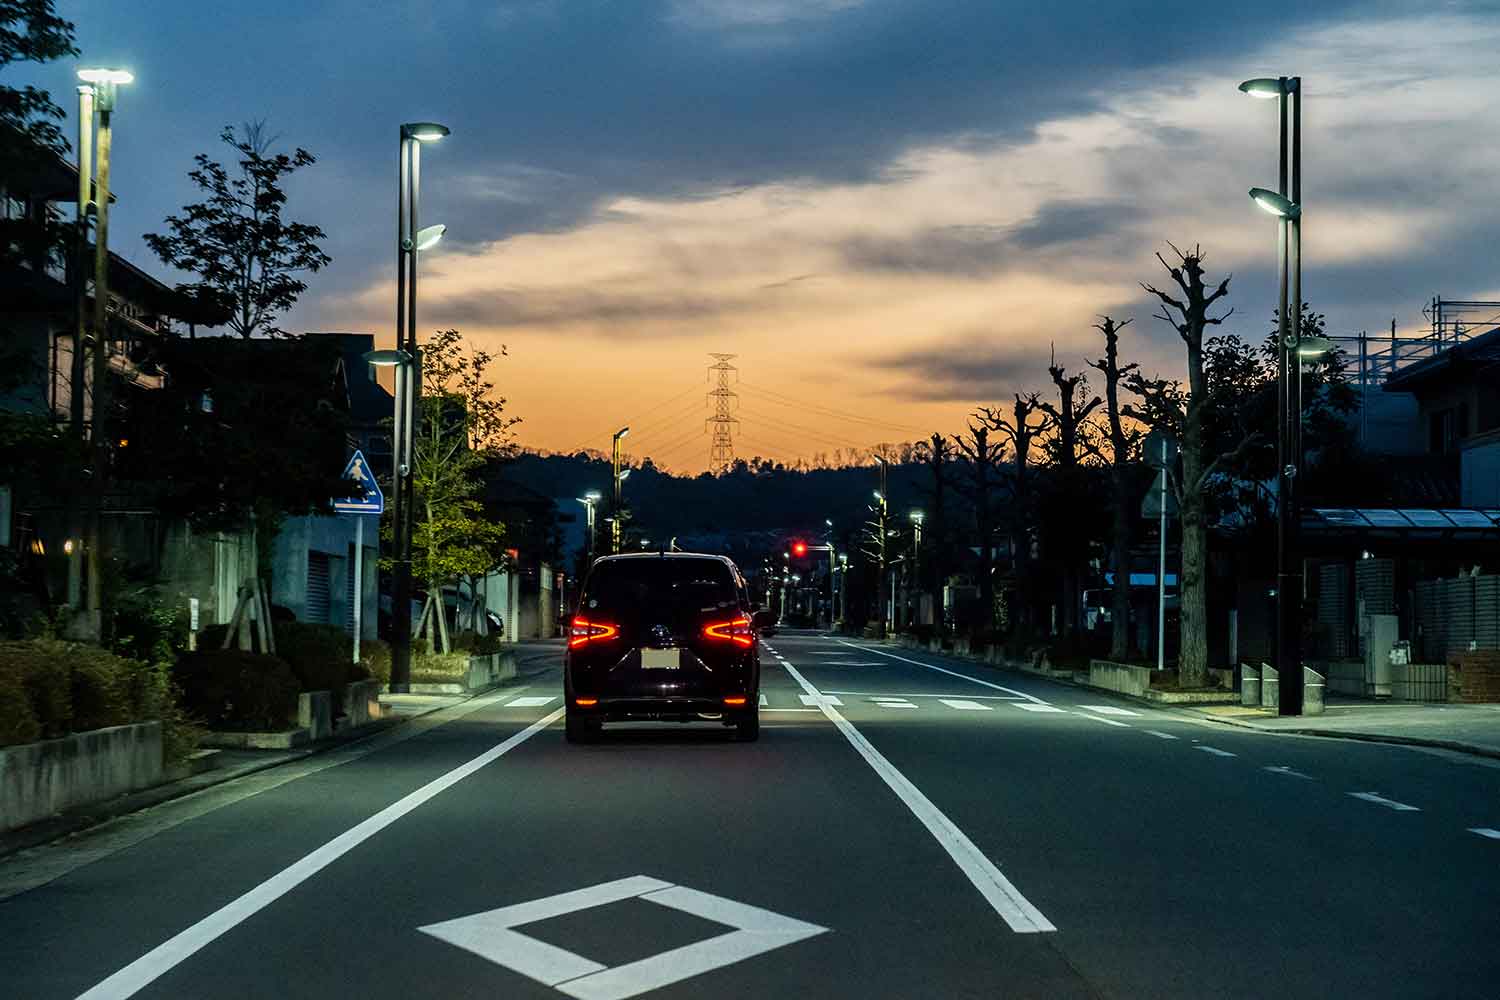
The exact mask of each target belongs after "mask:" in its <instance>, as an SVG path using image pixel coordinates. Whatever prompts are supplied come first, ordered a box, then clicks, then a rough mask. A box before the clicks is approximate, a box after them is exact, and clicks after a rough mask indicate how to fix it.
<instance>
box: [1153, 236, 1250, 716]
mask: <svg viewBox="0 0 1500 1000" xmlns="http://www.w3.org/2000/svg"><path fill="white" fill-rule="evenodd" d="M1167 245H1168V246H1171V247H1172V252H1173V253H1174V254H1175V255H1176V257H1177V262H1176V263H1175V264H1170V263H1168V262H1167V261H1166V259H1165V258H1163V257H1162V255H1161V254H1160V253H1158V254H1157V255H1156V259H1157V260H1159V261H1161V265H1162V267H1164V268H1166V269H1167V273H1168V274H1170V275H1171V276H1172V283H1173V284H1174V285H1175V286H1176V288H1175V289H1174V290H1173V291H1172V292H1164V291H1162V290H1161V289H1159V288H1156V287H1155V286H1153V285H1148V284H1145V283H1142V285H1141V287H1142V288H1144V289H1145V290H1146V291H1147V292H1149V293H1150V294H1151V295H1154V296H1155V297H1156V298H1157V300H1158V301H1159V302H1160V304H1161V309H1160V311H1159V312H1157V313H1156V314H1155V315H1156V318H1157V319H1160V320H1161V321H1162V322H1164V323H1167V324H1168V325H1170V326H1171V327H1172V329H1174V330H1176V331H1177V335H1178V336H1179V337H1181V338H1182V342H1183V344H1184V345H1185V346H1186V347H1187V369H1188V391H1187V395H1186V396H1184V395H1183V394H1182V389H1181V383H1178V382H1173V381H1168V380H1165V379H1144V378H1142V377H1141V376H1140V375H1139V374H1138V373H1132V375H1131V376H1130V377H1129V378H1128V379H1127V381H1126V388H1128V389H1129V390H1130V391H1131V392H1133V393H1135V394H1137V395H1139V396H1141V397H1142V405H1141V407H1139V408H1131V409H1128V410H1126V411H1125V412H1126V413H1127V415H1129V416H1132V417H1135V418H1137V419H1140V420H1142V421H1143V422H1145V423H1147V424H1149V425H1152V426H1165V427H1166V428H1168V429H1173V427H1174V425H1175V427H1180V428H1181V437H1182V467H1181V472H1180V475H1179V476H1178V477H1176V480H1175V482H1173V484H1172V486H1173V490H1174V492H1175V493H1176V496H1177V505H1178V509H1179V511H1180V512H1181V517H1182V575H1181V580H1180V583H1179V590H1178V593H1179V595H1180V597H1179V602H1180V606H1181V609H1182V611H1181V614H1182V618H1181V626H1180V627H1181V636H1182V638H1181V649H1180V651H1179V653H1178V656H1177V674H1178V681H1179V683H1181V684H1182V686H1183V687H1201V686H1202V685H1203V684H1204V682H1205V681H1206V680H1207V678H1208V580H1207V577H1206V574H1205V569H1206V565H1207V561H1208V525H1207V519H1206V518H1205V516H1204V512H1205V506H1206V505H1205V502H1204V501H1205V492H1206V487H1207V485H1208V483H1209V480H1210V478H1211V477H1212V476H1213V475H1215V474H1216V473H1217V472H1218V471H1219V470H1220V469H1221V468H1222V467H1224V466H1225V465H1232V464H1233V463H1234V462H1237V461H1238V460H1239V459H1240V457H1241V456H1242V455H1244V454H1245V452H1247V451H1248V450H1249V449H1250V448H1252V447H1253V446H1254V445H1255V444H1256V442H1257V441H1258V440H1259V435H1258V434H1250V435H1248V436H1246V437H1245V438H1244V439H1243V440H1242V441H1241V442H1240V443H1239V445H1237V446H1236V447H1234V448H1233V449H1230V450H1227V451H1222V452H1220V453H1219V454H1217V455H1210V454H1209V450H1210V449H1208V448H1206V447H1205V440H1204V424H1205V417H1206V415H1207V413H1206V411H1207V408H1208V405H1209V392H1208V389H1209V387H1208V380H1207V377H1206V375H1205V372H1204V364H1203V359H1204V342H1203V337H1204V331H1205V330H1207V329H1208V328H1209V327H1211V326H1218V325H1220V324H1221V323H1223V322H1224V320H1226V319H1228V318H1229V316H1230V315H1232V314H1233V312H1234V310H1233V309H1231V310H1229V312H1226V313H1223V314H1222V315H1219V316H1212V315H1210V314H1209V311H1210V309H1212V307H1213V305H1214V303H1215V302H1217V301H1219V300H1220V299H1222V298H1223V297H1224V296H1226V295H1228V294H1229V280H1230V276H1226V277H1225V278H1224V279H1223V280H1222V281H1220V282H1219V283H1218V285H1217V286H1214V287H1212V290H1210V286H1209V285H1208V284H1207V283H1205V282H1204V280H1203V259H1204V258H1203V249H1202V247H1200V246H1194V247H1193V248H1192V249H1191V250H1188V251H1182V250H1179V249H1178V248H1177V247H1176V246H1173V245H1172V244H1170V243H1169V244H1167ZM1169 478H1171V477H1169Z"/></svg>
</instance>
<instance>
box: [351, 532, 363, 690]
mask: <svg viewBox="0 0 1500 1000" xmlns="http://www.w3.org/2000/svg"><path fill="white" fill-rule="evenodd" d="M364 565H365V518H364V515H363V514H355V515H354V659H353V660H352V661H350V662H352V663H358V662H359V633H360V619H361V617H362V615H361V612H362V611H364V604H365V588H364V572H363V571H364Z"/></svg>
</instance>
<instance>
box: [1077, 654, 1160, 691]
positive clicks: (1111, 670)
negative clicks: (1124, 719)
mask: <svg viewBox="0 0 1500 1000" xmlns="http://www.w3.org/2000/svg"><path fill="white" fill-rule="evenodd" d="M1089 686H1090V687H1096V688H1103V689H1104V690H1106V691H1117V692H1119V693H1120V694H1128V695H1133V696H1135V697H1137V698H1144V697H1145V696H1146V692H1147V691H1149V690H1151V668H1150V667H1137V666H1134V665H1133V664H1129V663H1115V662H1113V661H1112V660H1090V661H1089Z"/></svg>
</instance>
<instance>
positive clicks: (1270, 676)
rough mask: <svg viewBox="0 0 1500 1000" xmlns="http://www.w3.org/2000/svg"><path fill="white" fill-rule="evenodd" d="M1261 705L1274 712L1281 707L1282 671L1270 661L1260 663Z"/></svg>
mask: <svg viewBox="0 0 1500 1000" xmlns="http://www.w3.org/2000/svg"><path fill="white" fill-rule="evenodd" d="M1260 707H1261V708H1265V709H1270V710H1271V711H1273V712H1275V711H1277V710H1279V709H1280V708H1281V672H1280V671H1278V670H1277V669H1276V668H1275V667H1273V666H1271V665H1270V664H1269V663H1262V664H1261V665H1260Z"/></svg>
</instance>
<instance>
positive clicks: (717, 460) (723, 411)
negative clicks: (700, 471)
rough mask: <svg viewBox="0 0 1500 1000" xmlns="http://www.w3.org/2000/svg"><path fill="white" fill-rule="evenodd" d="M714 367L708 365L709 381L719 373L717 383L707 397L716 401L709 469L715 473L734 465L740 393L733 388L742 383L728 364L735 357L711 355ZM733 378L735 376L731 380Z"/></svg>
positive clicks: (734, 355)
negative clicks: (735, 430) (733, 385)
mask: <svg viewBox="0 0 1500 1000" xmlns="http://www.w3.org/2000/svg"><path fill="white" fill-rule="evenodd" d="M709 357H711V358H713V359H714V361H715V362H716V363H715V364H712V365H709V366H708V372H709V378H714V377H715V374H717V382H716V383H715V385H714V389H713V391H712V392H710V393H709V394H708V398H709V399H710V400H712V401H713V404H714V415H713V416H711V417H709V418H708V422H709V423H710V424H712V425H713V430H714V436H713V442H712V443H711V444H710V445H709V446H708V470H709V471H710V472H713V473H721V472H728V471H729V467H730V466H731V465H733V464H734V425H735V424H737V423H739V421H738V420H737V419H735V416H734V410H735V408H736V407H737V406H738V405H739V402H738V400H739V398H740V397H739V393H737V392H735V391H734V390H733V389H732V388H730V386H731V385H732V384H733V383H734V382H737V381H739V379H738V373H739V369H738V368H736V367H735V366H734V365H732V364H730V363H729V362H731V361H733V360H734V359H735V358H736V357H738V355H736V354H710V355H709ZM730 376H736V377H735V378H733V379H731V378H730Z"/></svg>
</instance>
